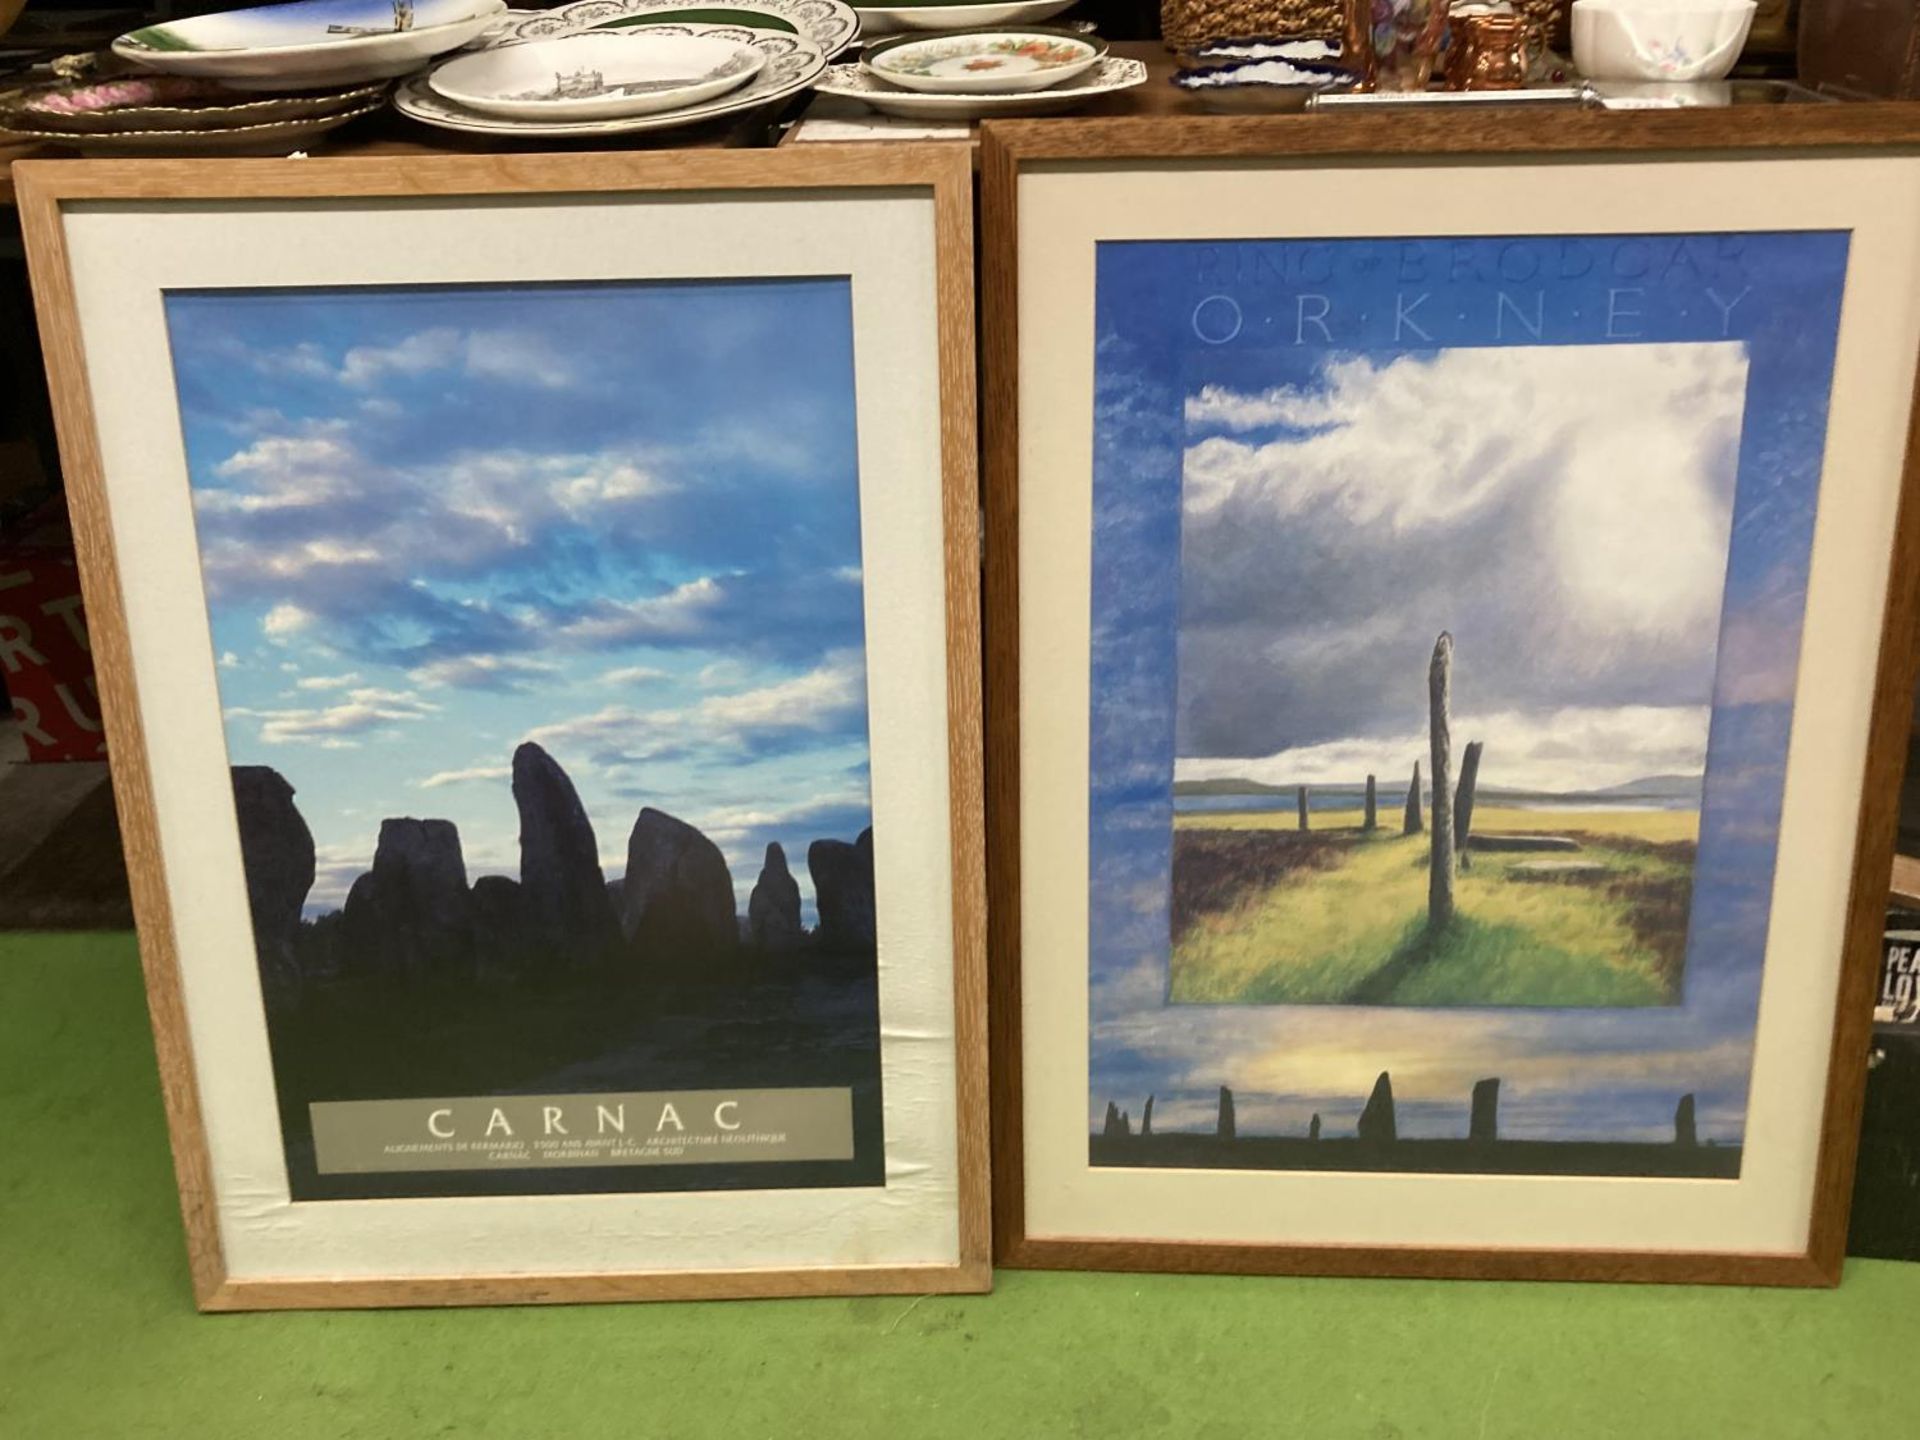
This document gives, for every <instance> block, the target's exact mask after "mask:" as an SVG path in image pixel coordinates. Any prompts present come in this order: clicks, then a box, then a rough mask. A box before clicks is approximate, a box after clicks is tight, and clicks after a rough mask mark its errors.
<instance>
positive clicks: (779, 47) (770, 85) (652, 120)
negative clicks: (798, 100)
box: [393, 25, 857, 140]
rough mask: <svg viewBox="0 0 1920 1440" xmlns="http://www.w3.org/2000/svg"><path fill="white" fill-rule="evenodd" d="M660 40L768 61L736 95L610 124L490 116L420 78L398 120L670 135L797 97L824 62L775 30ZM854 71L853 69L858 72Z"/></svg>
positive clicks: (796, 38) (511, 130)
mask: <svg viewBox="0 0 1920 1440" xmlns="http://www.w3.org/2000/svg"><path fill="white" fill-rule="evenodd" d="M660 33H662V34H685V35H715V36H719V37H720V38H722V39H727V40H738V41H741V42H743V43H745V44H748V45H751V46H753V48H754V49H756V50H758V51H759V52H760V53H761V54H762V55H764V56H765V57H766V63H765V64H764V65H762V66H761V68H760V73H759V74H758V75H756V76H754V77H753V79H752V80H751V81H749V82H748V83H747V84H745V85H743V86H741V87H740V88H739V89H738V90H729V91H728V92H727V93H726V94H724V95H719V96H716V97H715V98H713V99H711V100H703V101H701V102H700V103H699V104H697V105H683V106H681V107H680V108H679V109H677V110H663V111H661V112H660V113H658V114H655V115H623V116H620V117H618V118H617V119H612V120H566V121H542V120H515V119H511V118H509V117H508V116H505V115H489V114H487V113H486V112H485V111H483V110H474V109H471V108H469V107H468V106H465V105H460V104H457V103H455V102H454V101H452V100H449V99H447V98H446V97H445V96H444V95H436V94H435V93H434V92H433V89H432V87H431V86H429V85H428V84H427V80H426V77H425V76H424V75H416V76H414V77H413V78H412V79H410V80H408V81H406V82H404V83H403V84H402V85H401V86H400V88H399V89H398V90H396V91H395V92H394V96H393V106H394V108H395V109H396V110H398V111H399V112H400V113H401V114H402V115H405V116H407V117H409V118H410V119H414V120H418V121H419V122H420V123H421V124H422V125H432V126H435V127H437V128H438V129H441V130H458V131H461V132H462V133H464V134H468V135H492V136H496V137H498V138H500V139H519V138H524V139H530V140H532V139H550V140H575V139H577V140H592V139H598V138H600V137H601V136H607V135H632V134H639V133H642V132H645V131H649V130H673V129H678V128H680V127H682V126H689V125H701V124H705V123H707V122H708V121H713V120H719V119H722V118H723V117H727V116H735V115H744V114H746V113H747V112H749V111H753V110H759V109H764V108H768V107H771V106H773V105H774V104H776V103H777V102H779V101H781V100H785V99H787V98H788V97H789V96H792V95H797V94H798V93H799V92H800V91H802V90H805V89H806V88H807V87H808V86H810V85H812V84H813V83H814V82H815V81H816V80H818V79H819V78H820V75H821V74H822V72H824V71H825V70H826V68H827V57H826V56H824V55H822V54H821V53H820V47H819V46H818V45H815V44H814V43H813V42H812V41H811V40H809V39H806V38H805V37H804V36H800V35H784V34H781V33H779V32H778V31H773V30H745V29H742V28H740V27H739V26H737V25H675V26H662V27H661V28H660ZM856 68H857V67H856Z"/></svg>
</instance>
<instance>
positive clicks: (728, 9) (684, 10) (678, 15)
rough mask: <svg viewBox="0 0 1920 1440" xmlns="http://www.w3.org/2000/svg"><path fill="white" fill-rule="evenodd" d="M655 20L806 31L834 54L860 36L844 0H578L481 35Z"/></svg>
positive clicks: (506, 40) (547, 33) (489, 38)
mask: <svg viewBox="0 0 1920 1440" xmlns="http://www.w3.org/2000/svg"><path fill="white" fill-rule="evenodd" d="M652 25H734V26H745V27H748V28H751V29H755V30H778V31H781V32H783V33H785V34H788V35H804V36H806V37H807V38H808V39H809V40H811V41H813V43H814V44H815V45H818V46H819V47H820V50H821V53H822V54H824V55H827V56H828V57H832V56H835V55H838V54H840V53H841V52H842V51H844V50H845V49H847V47H848V46H850V45H852V44H853V43H854V42H855V41H856V40H858V39H859V38H860V17H859V16H858V15H856V14H854V12H853V8H852V7H851V6H849V5H845V4H843V3H841V0H718V3H716V4H713V5H697V4H690V3H689V0H574V3H573V4H571V5H558V6H555V7H554V8H553V9H551V10H533V11H526V10H515V11H513V12H511V13H510V14H509V16H508V17H507V19H505V20H504V21H502V22H501V23H500V24H499V25H497V26H496V27H495V28H493V29H491V30H489V31H488V32H487V33H486V35H485V36H483V37H482V39H481V42H480V44H481V46H482V47H484V48H486V49H489V50H491V49H495V48H497V47H499V46H501V45H515V44H518V43H519V42H521V41H523V40H553V39H557V38H559V37H560V36H562V35H575V34H578V33H579V32H580V31H582V30H625V29H630V28H633V27H636V26H652Z"/></svg>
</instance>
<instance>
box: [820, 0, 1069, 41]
mask: <svg viewBox="0 0 1920 1440" xmlns="http://www.w3.org/2000/svg"><path fill="white" fill-rule="evenodd" d="M1072 7H1073V0H986V3H983V4H977V5H966V4H960V5H956V4H954V3H953V0H926V3H924V4H923V3H921V0H891V3H889V4H886V5H861V6H857V7H856V13H857V14H858V15H859V17H860V25H861V28H862V30H863V31H864V32H865V33H866V34H868V35H895V34H898V33H899V32H900V31H902V30H975V29H980V28H982V27H984V26H989V25H1033V24H1037V23H1038V22H1040V21H1042V20H1050V19H1052V18H1053V17H1054V16H1055V15H1058V14H1059V13H1060V12H1061V11H1063V10H1068V9H1071V8H1072Z"/></svg>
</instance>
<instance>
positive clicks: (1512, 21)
mask: <svg viewBox="0 0 1920 1440" xmlns="http://www.w3.org/2000/svg"><path fill="white" fill-rule="evenodd" d="M1526 83H1527V22H1526V20H1525V19H1524V18H1522V17H1521V16H1519V15H1500V14H1484V13H1483V14H1469V15H1455V16H1454V17H1453V23H1452V30H1451V40H1450V43H1449V45H1448V49H1447V88H1448V89H1449V90H1518V89H1519V88H1520V87H1521V86H1522V85H1525V84H1526Z"/></svg>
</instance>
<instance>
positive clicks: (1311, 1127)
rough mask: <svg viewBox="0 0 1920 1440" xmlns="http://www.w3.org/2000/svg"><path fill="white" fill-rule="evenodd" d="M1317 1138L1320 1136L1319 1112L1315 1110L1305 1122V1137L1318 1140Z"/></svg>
mask: <svg viewBox="0 0 1920 1440" xmlns="http://www.w3.org/2000/svg"><path fill="white" fill-rule="evenodd" d="M1319 1138H1320V1112H1319V1111H1318V1110H1316V1111H1314V1112H1313V1118H1312V1119H1311V1120H1309V1121H1308V1122H1307V1139H1309V1140H1318V1139H1319Z"/></svg>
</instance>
